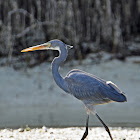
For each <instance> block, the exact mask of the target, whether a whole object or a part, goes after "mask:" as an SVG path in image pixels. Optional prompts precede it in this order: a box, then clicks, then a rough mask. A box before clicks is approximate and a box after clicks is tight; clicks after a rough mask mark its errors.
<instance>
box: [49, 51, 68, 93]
mask: <svg viewBox="0 0 140 140" xmlns="http://www.w3.org/2000/svg"><path fill="white" fill-rule="evenodd" d="M67 54H68V52H67V50H66V49H65V48H64V49H63V50H60V51H59V56H58V57H55V58H54V60H53V62H52V74H53V77H54V80H55V82H56V84H57V85H58V86H59V87H60V88H61V89H63V90H64V91H66V92H67V90H66V83H65V80H64V79H63V77H62V76H61V75H60V73H59V71H58V70H59V66H60V64H61V63H63V62H64V61H65V60H66V58H67Z"/></svg>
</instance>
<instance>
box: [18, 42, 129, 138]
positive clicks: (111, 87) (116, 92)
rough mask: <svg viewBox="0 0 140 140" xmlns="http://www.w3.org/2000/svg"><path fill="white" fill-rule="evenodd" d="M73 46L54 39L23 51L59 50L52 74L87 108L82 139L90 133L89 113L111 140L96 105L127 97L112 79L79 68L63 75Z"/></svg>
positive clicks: (63, 88)
mask: <svg viewBox="0 0 140 140" xmlns="http://www.w3.org/2000/svg"><path fill="white" fill-rule="evenodd" d="M71 48H73V46H71V45H67V44H66V43H64V42H62V41H61V40H58V39H54V40H50V41H48V42H47V43H44V44H41V45H37V46H33V47H29V48H26V49H24V50H22V51H21V52H29V51H35V50H57V51H59V56H58V57H55V58H54V59H53V61H52V74H53V78H54V80H55V82H56V84H57V85H58V86H59V87H60V88H61V89H62V90H64V91H65V92H66V93H68V94H70V95H72V96H74V97H75V98H77V99H79V100H81V101H82V102H83V103H84V105H85V108H86V113H87V118H86V128H85V131H84V134H83V136H82V138H81V140H84V139H85V138H86V137H87V135H88V124H89V115H90V114H93V115H95V116H96V117H97V118H98V119H99V121H100V122H101V123H102V125H103V126H104V128H105V130H106V131H107V133H108V135H109V137H110V139H111V140H113V137H112V135H111V133H110V130H109V128H108V126H107V125H106V124H105V123H104V121H103V120H102V119H101V118H100V116H99V115H98V114H97V112H96V109H95V107H96V105H100V104H106V103H110V102H126V101H127V98H126V96H125V95H124V92H122V91H121V90H120V89H119V88H118V87H117V85H115V84H114V83H113V82H111V81H106V80H103V79H101V78H99V77H97V76H95V75H92V74H90V73H87V72H85V71H82V70H79V69H73V70H71V71H70V72H68V73H67V74H66V76H65V77H62V76H61V75H60V73H59V67H60V65H61V64H62V63H63V62H64V61H65V60H66V58H67V56H68V50H69V49H71Z"/></svg>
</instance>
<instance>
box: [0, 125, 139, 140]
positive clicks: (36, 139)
mask: <svg viewBox="0 0 140 140" xmlns="http://www.w3.org/2000/svg"><path fill="white" fill-rule="evenodd" d="M26 129H27V128H26ZM26 129H25V130H26ZM25 130H24V129H23V128H19V129H1V130H0V140H78V139H81V137H82V135H83V133H84V131H85V128H84V127H69V128H47V127H46V126H43V127H42V128H33V129H31V128H30V131H27V130H26V131H25ZM42 130H43V131H42ZM45 131H46V132H45ZM110 131H111V134H112V137H113V138H114V139H115V140H140V128H139V127H136V128H130V127H129V128H128V127H127V128H120V127H118V128H117V127H110ZM21 132H22V133H21ZM44 132H45V133H44ZM85 140H110V138H109V136H108V134H107V132H106V131H105V129H104V128H103V127H90V129H89V134H88V136H87V138H86V139H85Z"/></svg>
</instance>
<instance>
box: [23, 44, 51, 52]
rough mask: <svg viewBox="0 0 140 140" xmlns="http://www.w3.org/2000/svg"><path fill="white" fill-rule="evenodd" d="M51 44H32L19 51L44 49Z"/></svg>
mask: <svg viewBox="0 0 140 140" xmlns="http://www.w3.org/2000/svg"><path fill="white" fill-rule="evenodd" d="M50 46H51V43H44V44H41V45H37V46H33V47H29V48H26V49H24V50H22V51H21V52H29V51H36V50H46V49H47V48H49V47H50Z"/></svg>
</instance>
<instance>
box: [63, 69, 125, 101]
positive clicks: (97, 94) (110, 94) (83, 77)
mask: <svg viewBox="0 0 140 140" xmlns="http://www.w3.org/2000/svg"><path fill="white" fill-rule="evenodd" d="M65 81H66V83H67V87H68V90H69V93H70V94H72V95H73V96H75V97H76V98H78V99H80V100H84V101H85V100H88V101H93V102H95V104H96V103H97V102H98V103H99V104H102V103H107V102H111V101H118V102H121V101H123V100H126V98H125V99H124V95H123V94H122V92H121V90H120V89H119V88H118V87H117V86H116V85H115V84H113V83H112V82H108V81H105V80H103V79H100V78H98V77H96V76H94V75H91V74H89V73H86V72H83V71H80V70H72V71H70V72H69V73H68V74H67V75H66V77H65Z"/></svg>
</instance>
